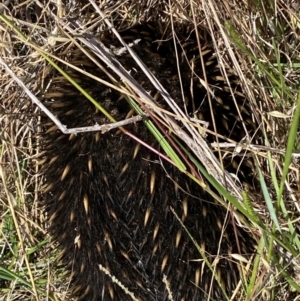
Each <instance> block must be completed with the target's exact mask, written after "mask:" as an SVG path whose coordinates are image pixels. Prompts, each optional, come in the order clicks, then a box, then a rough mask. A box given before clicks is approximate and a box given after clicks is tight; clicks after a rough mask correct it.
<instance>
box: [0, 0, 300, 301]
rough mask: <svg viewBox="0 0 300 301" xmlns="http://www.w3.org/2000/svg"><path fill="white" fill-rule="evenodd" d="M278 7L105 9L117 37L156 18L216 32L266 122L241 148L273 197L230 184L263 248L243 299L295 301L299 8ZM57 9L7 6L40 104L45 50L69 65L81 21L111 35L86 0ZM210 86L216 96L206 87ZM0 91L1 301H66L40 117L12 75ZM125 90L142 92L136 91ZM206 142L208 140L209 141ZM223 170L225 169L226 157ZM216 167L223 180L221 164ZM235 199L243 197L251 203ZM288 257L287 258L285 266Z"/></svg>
mask: <svg viewBox="0 0 300 301" xmlns="http://www.w3.org/2000/svg"><path fill="white" fill-rule="evenodd" d="M274 2H275V1H271V0H268V1H255V0H254V1H251V5H250V1H234V0H226V1H218V0H208V1H194V2H193V1H185V0H178V1H171V0H170V1H158V0H157V1H144V0H140V1H103V2H102V3H98V6H99V8H100V10H101V11H102V12H104V13H105V16H106V17H107V20H109V21H110V22H111V23H113V24H114V26H115V28H117V29H123V28H127V27H129V26H132V25H134V24H137V23H141V22H148V21H153V22H158V21H159V22H161V21H164V22H166V24H168V26H169V28H172V24H174V23H183V22H190V23H191V24H197V25H199V24H200V25H201V26H202V27H203V28H206V29H207V30H208V31H209V32H210V33H211V36H212V38H213V43H214V47H215V51H216V55H217V56H218V60H219V64H220V69H221V70H222V73H223V76H224V77H225V78H228V77H227V74H228V72H230V73H234V74H236V75H237V76H238V78H239V80H240V81H241V86H242V88H243V94H244V95H246V98H247V100H248V101H249V102H250V103H251V107H252V114H253V118H255V119H256V120H259V121H260V129H261V130H262V132H263V133H264V135H265V137H263V138H264V139H262V140H260V141H257V140H255V139H252V137H251V135H249V137H247V139H245V141H243V142H242V143H240V145H239V146H240V152H243V153H245V155H246V154H248V155H249V156H253V158H255V160H256V162H257V168H258V172H257V173H258V179H259V180H260V183H261V185H262V192H265V193H261V195H262V196H263V197H262V196H261V195H260V196H259V197H255V195H253V194H251V191H250V192H249V196H245V195H244V197H243V196H242V193H241V191H240V189H239V187H238V186H237V185H236V184H235V182H234V180H233V177H231V176H230V175H228V177H229V179H230V180H231V181H232V186H231V187H230V192H231V194H233V196H231V198H230V201H232V199H233V204H234V205H235V206H236V207H237V208H238V209H240V211H242V212H243V213H244V215H246V217H247V218H248V220H250V221H251V223H246V222H244V218H243V217H242V216H239V220H240V222H241V224H243V225H244V226H245V227H248V228H249V229H251V231H253V232H256V233H257V237H258V250H259V252H260V253H259V254H260V255H259V256H257V257H256V258H253V262H252V263H253V268H252V270H253V272H252V275H250V277H249V283H248V285H247V287H246V289H243V288H242V287H241V288H240V289H241V296H242V297H241V299H240V300H297V295H298V293H296V292H297V291H298V292H299V289H300V287H299V285H300V284H299V279H297V277H294V276H295V275H297V273H298V272H299V261H298V258H297V254H299V251H300V243H299V237H298V232H299V231H298V229H299V226H298V219H299V202H298V200H299V193H300V186H299V179H300V178H299V164H298V157H297V154H295V153H293V152H297V151H299V144H300V142H299V139H298V138H297V135H296V134H297V132H298V124H297V113H298V114H299V112H298V111H297V107H296V106H297V97H298V90H299V88H298V86H299V79H298V78H299V74H298V73H299V72H298V68H299V63H298V62H299V43H298V40H299V27H300V23H299V20H298V19H297V14H298V11H297V9H298V8H299V7H297V4H295V3H294V4H290V5H288V4H285V3H284V1H277V2H275V3H274ZM53 3H54V2H44V3H41V2H40V1H38V0H35V1H31V2H28V1H23V2H22V1H17V2H16V3H14V5H13V6H12V4H11V3H10V1H7V2H5V4H6V5H7V7H5V6H2V8H1V7H0V13H2V14H3V15H2V16H1V17H0V35H1V39H0V43H1V44H0V46H1V48H0V51H1V58H2V59H3V61H4V62H5V63H6V64H7V65H8V66H9V67H10V68H11V70H12V71H13V72H14V73H15V75H16V76H17V77H18V78H20V79H21V80H22V81H23V82H24V83H25V84H26V86H27V88H28V89H29V90H30V91H31V92H32V93H34V94H35V95H36V96H37V97H38V96H39V93H40V87H39V85H40V84H41V83H43V78H44V77H45V76H46V75H47V70H48V69H47V68H46V67H45V66H46V65H47V62H46V60H45V57H44V56H43V55H42V54H41V53H42V52H43V53H47V55H48V56H49V57H64V56H65V57H67V56H68V49H69V48H70V47H71V45H74V44H75V43H76V41H78V39H79V38H81V36H79V37H76V34H75V33H74V32H73V33H72V32H71V31H70V30H68V28H67V26H65V25H64V24H65V20H66V19H65V18H66V17H74V18H76V19H78V20H80V22H81V24H84V25H85V31H86V32H92V33H93V34H95V35H96V34H97V31H101V30H107V24H105V22H104V21H103V19H102V18H101V15H99V13H97V11H96V10H95V9H94V8H93V7H92V5H91V4H90V3H89V1H86V6H85V9H83V10H81V11H80V12H79V11H78V5H79V2H78V1H77V2H76V1H74V2H72V1H70V2H69V3H66V2H65V1H64V2H63V3H61V1H55V5H54V4H53ZM76 3H77V4H78V5H77V4H76ZM20 32H22V33H20ZM199 34H200V35H201V34H202V33H201V32H200V33H199ZM77 38H78V39H77ZM200 41H201V39H199V41H198V42H199V43H200ZM200 48H201V47H199V49H200ZM202 81H203V85H205V86H206V87H207V88H208V89H210V88H209V86H208V84H207V79H206V78H203V79H202ZM230 84H231V83H230V81H229V80H228V85H229V86H231V85H230ZM0 86H1V96H0V97H1V98H0V99H1V107H0V113H1V115H0V122H1V123H0V124H1V128H0V130H1V132H0V137H1V148H0V158H1V161H0V162H1V165H0V177H1V181H0V214H1V218H0V256H1V257H0V258H1V261H0V292H1V294H0V300H49V299H50V300H64V299H65V296H66V291H67V288H68V283H65V282H64V281H65V280H64V278H63V271H62V270H61V269H60V267H59V266H58V265H57V263H56V262H55V256H53V257H52V255H49V254H53V250H54V251H55V246H53V245H52V244H51V243H49V238H48V236H47V234H46V229H47V224H45V220H44V216H43V213H42V212H41V210H40V208H39V207H38V206H37V203H38V198H39V195H38V191H39V187H40V183H39V180H38V179H39V177H37V176H36V175H38V174H39V170H38V167H36V166H35V164H34V163H35V158H36V156H37V154H38V153H39V148H38V147H37V145H36V143H37V142H36V138H35V133H36V132H37V131H38V129H37V126H38V118H39V117H38V114H37V111H38V110H37V109H30V110H29V109H28V107H29V106H28V102H29V101H30V100H29V99H28V96H27V95H26V94H25V91H24V90H23V89H20V87H19V86H18V85H17V84H16V82H15V81H14V80H13V79H12V77H11V76H10V75H9V74H8V73H7V72H5V70H4V69H3V70H2V73H1V78H0ZM125 93H128V94H130V95H132V90H127V92H125ZM210 95H211V93H208V96H209V98H210V97H212V96H210ZM136 100H137V101H138V97H136ZM210 101H211V99H210ZM298 104H300V103H299V101H298ZM295 112H296V113H295ZM155 113H156V115H157V118H158V120H164V119H165V118H169V117H170V116H172V115H170V112H169V113H168V114H166V115H161V114H165V112H161V111H160V110H157V112H155ZM172 114H174V112H173V113H172ZM170 118H171V117H170ZM181 120H182V121H184V118H183V117H182V119H181ZM185 124H186V127H187V128H188V127H190V128H191V131H193V128H194V124H191V122H190V121H188V120H186V121H185ZM215 131H216V132H218V130H217V129H215ZM289 133H291V134H290V136H289V135H288V134H289ZM293 133H294V136H293ZM293 137H294V138H293ZM182 138H184V139H185V141H187V140H186V139H188V137H182ZM198 138H199V139H200V144H201V143H203V141H202V140H203V139H202V136H201V135H199V137H198ZM261 141H264V144H263V145H262V144H261ZM227 142H228V143H231V145H228V144H227V145H224V144H220V145H217V147H216V148H217V150H218V152H217V154H216V155H217V157H218V158H219V159H220V158H222V157H223V154H224V152H225V150H226V152H227V153H228V155H232V154H233V153H234V151H236V143H239V142H240V141H231V140H228V141H227ZM258 143H259V145H258ZM196 145H197V144H196ZM203 154H204V155H205V156H206V159H207V158H208V155H209V154H210V150H209V148H207V149H206V150H205V152H204V153H203V152H202V154H201V155H199V153H197V152H195V156H196V157H198V159H199V160H200V162H201V163H202V164H204V162H203V161H205V160H204V159H205V158H204V159H203ZM218 165H219V166H222V159H221V160H220V162H219V163H218ZM209 166H212V168H213V171H212V170H210V172H214V171H215V172H216V173H217V174H218V175H217V176H216V178H217V179H219V182H220V183H221V184H222V175H220V172H219V171H218V166H217V165H216V163H215V161H213V163H211V165H209ZM206 169H208V168H207V166H206ZM259 175H260V176H259ZM250 186H251V185H250ZM257 191H259V189H257ZM257 191H256V192H257ZM268 195H269V198H268ZM234 197H235V200H234ZM237 200H243V202H242V205H241V203H239V202H237ZM241 209H242V210H241ZM249 224H251V226H249ZM281 256H282V257H283V256H287V258H288V259H286V261H282V260H280V257H281ZM287 263H288V264H289V265H288V266H287ZM294 291H295V293H293V292H294Z"/></svg>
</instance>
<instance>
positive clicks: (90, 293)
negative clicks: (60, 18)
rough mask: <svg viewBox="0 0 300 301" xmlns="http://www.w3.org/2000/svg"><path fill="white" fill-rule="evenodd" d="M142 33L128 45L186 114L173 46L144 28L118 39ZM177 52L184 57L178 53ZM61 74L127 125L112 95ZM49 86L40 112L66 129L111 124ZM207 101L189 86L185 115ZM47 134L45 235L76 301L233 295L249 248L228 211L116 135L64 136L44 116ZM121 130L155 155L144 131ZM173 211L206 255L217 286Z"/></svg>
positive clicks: (61, 87)
mask: <svg viewBox="0 0 300 301" xmlns="http://www.w3.org/2000/svg"><path fill="white" fill-rule="evenodd" d="M129 32H130V33H131V34H129ZM139 33H142V35H143V36H144V38H142V40H141V41H140V42H139V43H138V44H137V45H135V46H133V47H134V50H135V51H136V52H137V54H138V55H139V56H140V57H141V58H142V60H143V61H144V63H145V64H146V65H148V67H149V68H150V69H151V70H152V71H153V72H154V73H155V75H156V76H157V77H158V79H159V80H160V81H161V82H162V84H163V85H164V86H166V87H167V88H168V89H169V91H170V92H171V94H172V96H173V98H174V99H176V100H177V101H178V103H179V104H181V106H182V102H181V100H180V99H181V92H180V85H179V81H178V79H177V78H176V79H174V77H173V75H174V74H176V72H177V66H176V59H175V53H174V48H173V47H174V46H173V41H169V42H164V43H162V45H161V46H160V48H159V47H158V44H153V43H152V42H153V41H154V40H155V39H156V36H157V37H158V36H159V34H160V31H159V30H158V29H156V28H153V27H147V26H146V28H145V26H144V27H143V28H135V29H133V30H131V31H126V32H124V33H122V35H123V36H124V38H125V39H127V41H129V42H130V38H129V37H130V36H133V37H134V38H133V39H135V38H140V37H139V36H138V35H139ZM105 39H106V40H109V39H111V38H108V37H107V36H106V37H105ZM109 41H110V40H109ZM114 43H115V42H114V41H110V44H114ZM106 44H107V43H106ZM185 44H186V46H185V50H186V51H187V52H188V53H189V56H190V57H193V56H194V58H193V59H194V61H196V64H195V66H196V68H197V69H195V70H194V72H195V74H196V73H198V74H200V73H201V72H202V68H201V65H200V60H199V51H198V52H197V47H196V45H197V43H196V42H195V41H192V40H191V39H189V40H186V42H185ZM193 47H194V48H195V49H194V48H193ZM205 47H208V48H206V49H205V53H206V54H205V59H206V62H207V66H206V71H207V73H208V75H209V76H211V77H210V78H209V80H212V81H214V84H215V86H216V95H217V97H218V99H221V98H220V96H222V99H223V101H224V102H225V101H228V98H229V97H230V96H229V92H228V91H227V90H226V87H223V86H225V83H224V81H222V83H220V82H218V81H217V80H215V79H214V78H217V75H218V74H219V72H220V71H219V69H218V66H217V60H216V58H215V57H214V55H213V51H212V48H209V47H211V46H205ZM208 50H209V51H208ZM178 51H179V53H182V50H181V48H180V47H178ZM197 55H198V57H197ZM118 60H120V62H121V63H122V64H123V65H124V66H125V68H127V70H128V71H130V72H131V74H132V75H134V77H135V78H137V79H138V80H139V82H140V83H141V84H144V85H147V80H146V78H145V76H144V75H143V74H142V72H141V71H138V69H137V68H135V66H134V65H133V63H132V61H131V60H130V59H129V57H128V56H126V55H123V56H121V57H119V58H118ZM69 61H70V63H72V64H73V65H75V66H78V67H79V68H81V69H83V70H86V71H88V72H90V73H92V74H94V75H96V76H98V77H101V78H104V79H107V77H106V76H104V74H103V73H102V72H101V71H99V68H98V67H97V66H96V65H94V63H92V62H91V61H90V60H89V59H88V57H86V56H85V55H83V54H82V53H81V51H79V50H78V49H76V50H73V51H72V54H71V56H70V57H69ZM179 61H181V62H180V66H181V72H182V76H181V78H182V83H183V88H184V91H185V93H186V95H190V92H189V91H190V83H191V71H190V69H189V68H188V64H187V63H186V60H185V56H184V55H182V56H181V57H180V60H179ZM64 69H65V70H66V71H67V72H68V73H69V74H70V75H71V76H72V78H73V79H75V80H76V81H77V82H78V83H79V84H80V85H82V87H83V88H84V89H86V90H87V91H88V92H89V93H90V94H91V95H92V96H93V97H94V98H95V99H97V100H98V101H99V102H100V103H101V104H102V106H104V107H105V108H106V109H107V110H108V111H109V112H112V114H113V115H114V117H116V119H118V120H121V119H124V118H125V117H126V115H127V114H128V112H129V111H130V106H129V105H128V103H127V102H126V100H125V99H124V98H122V97H120V94H119V93H118V92H116V91H113V90H111V89H109V88H107V87H106V86H104V85H101V84H100V83H97V82H95V81H94V80H92V79H91V78H88V77H84V76H83V75H82V74H80V73H78V72H76V71H74V70H72V69H71V68H66V67H64ZM50 79H51V84H50V86H49V87H48V88H47V91H46V92H45V93H44V96H43V103H44V104H45V105H46V106H47V107H48V108H49V109H50V110H51V111H52V112H53V113H54V115H56V116H57V117H58V118H59V119H60V121H61V122H62V123H63V124H64V125H66V126H67V127H68V128H70V127H72V128H75V127H82V126H88V125H94V124H95V123H97V122H98V123H103V122H106V121H107V120H106V119H105V118H104V117H103V116H102V114H101V113H99V112H98V111H97V110H96V109H95V107H94V106H93V105H92V104H91V103H90V102H89V101H88V100H86V99H85V98H84V97H83V96H82V95H81V94H80V93H79V92H78V91H77V90H76V89H75V88H73V87H72V85H71V84H70V83H69V82H68V81H67V80H66V79H65V78H63V77H62V76H60V75H58V74H57V73H56V72H52V74H51V76H50V75H49V81H50ZM222 85H223V86H222ZM146 90H147V88H146ZM205 95H206V90H205V89H204V88H203V87H201V86H200V85H199V84H198V85H197V84H195V85H194V91H193V97H194V98H193V99H192V98H191V97H190V96H188V97H189V98H190V100H189V105H188V107H189V109H190V108H194V110H199V109H200V110H201V108H200V107H199V106H200V104H201V102H202V101H203V100H205ZM226 98H227V99H226ZM192 102H193V104H194V103H196V102H198V104H197V106H198V107H196V108H195V106H194V105H190V104H191V103H192ZM219 107H220V101H219V104H218V108H219ZM226 122H227V123H228V122H230V121H226ZM43 127H44V131H43V133H42V135H41V136H42V138H41V147H42V149H43V152H42V155H41V157H42V159H43V160H42V164H41V165H42V172H43V175H44V179H45V186H44V189H43V198H44V206H45V209H46V212H47V214H48V216H49V221H50V223H51V227H50V232H51V234H52V236H53V238H54V239H55V241H57V242H58V244H59V247H60V248H61V261H62V262H63V263H64V264H65V265H67V267H68V269H69V270H70V271H71V277H72V294H73V295H74V296H75V297H78V300H81V301H92V300H122V301H126V300H132V299H131V296H129V294H128V292H127V291H126V290H128V291H129V292H131V293H132V294H134V296H135V297H136V298H137V299H138V300H144V301H146V300H147V301H151V300H152V301H154V300H155V301H163V300H169V293H168V289H169V290H170V292H171V293H172V296H173V300H175V301H177V300H186V301H192V300H194V301H196V300H208V298H209V296H211V297H212V298H213V299H212V300H224V299H225V297H224V292H225V293H226V294H228V295H230V294H231V293H232V291H233V290H234V289H235V287H236V285H237V283H238V281H239V280H240V277H239V269H238V265H237V264H236V263H235V260H234V258H233V257H232V256H230V254H232V253H242V254H243V255H246V254H250V253H251V252H252V250H253V249H252V245H251V243H249V235H248V234H247V233H244V232H243V231H242V230H241V229H237V233H236V234H235V233H234V228H233V225H232V223H231V222H229V221H228V219H226V216H227V215H226V210H225V209H224V208H222V207H221V206H219V205H217V204H216V203H215V202H214V200H213V199H212V198H211V197H210V196H209V195H208V194H206V193H204V192H203V191H202V190H201V189H200V187H199V186H198V185H196V184H195V183H194V182H192V181H191V180H189V179H187V178H185V176H184V175H182V174H181V173H180V172H179V171H178V170H176V168H174V167H173V166H171V165H170V164H169V163H166V162H161V160H159V158H158V156H157V155H156V154H154V153H151V152H150V151H149V149H146V148H145V147H144V146H141V145H140V144H138V143H137V142H136V141H134V140H132V139H130V138H129V137H128V136H125V135H123V133H122V132H121V131H120V130H113V131H110V132H108V133H104V134H101V133H99V132H93V133H84V134H77V135H75V134H72V135H65V134H62V133H61V132H60V131H59V130H58V129H57V127H56V126H54V124H53V122H52V121H49V120H48V119H47V118H46V117H44V119H43ZM127 129H128V130H129V131H130V132H132V133H133V134H135V135H136V136H138V137H140V138H141V139H142V140H143V141H145V142H146V143H147V144H149V145H151V146H153V147H155V148H158V143H157V142H156V140H155V139H154V138H153V136H152V135H151V134H150V132H148V130H147V129H146V127H145V126H144V124H143V123H142V122H138V123H136V124H131V125H129V126H128V127H127ZM226 131H227V130H226V128H225V132H226ZM171 208H173V209H174V211H175V212H176V214H177V215H178V216H179V218H180V219H181V222H182V223H183V224H184V226H185V227H186V229H188V231H189V232H190V234H191V236H192V237H193V239H194V240H195V242H196V243H197V244H198V245H199V246H200V247H201V248H202V249H203V250H205V253H206V254H207V257H208V259H209V261H210V262H211V263H212V265H213V267H214V269H215V273H216V275H217V278H219V279H220V283H217V281H216V280H215V278H216V276H213V275H212V272H211V271H210V270H209V268H208V267H207V266H206V264H205V263H204V261H203V259H202V258H201V256H200V253H199V251H198V250H197V248H196V246H195V242H193V241H192V239H191V238H190V237H189V236H188V235H187V233H186V231H185V230H184V229H183V227H182V225H181V224H180V223H179V221H178V220H177V219H176V217H175V215H174V213H173V212H172V211H171ZM223 225H225V226H223ZM100 266H101V267H104V268H105V269H106V270H107V271H109V273H110V274H111V275H112V276H114V277H116V278H117V280H118V281H119V282H120V283H122V285H123V286H124V287H125V289H123V288H121V287H120V286H119V285H118V284H116V283H115V282H114V281H113V280H112V278H111V277H109V276H108V275H107V274H106V273H105V272H104V271H103V270H102V269H100ZM164 275H165V276H166V279H167V281H168V283H169V287H168V289H167V287H166V284H165V283H164V282H163V277H164Z"/></svg>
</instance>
